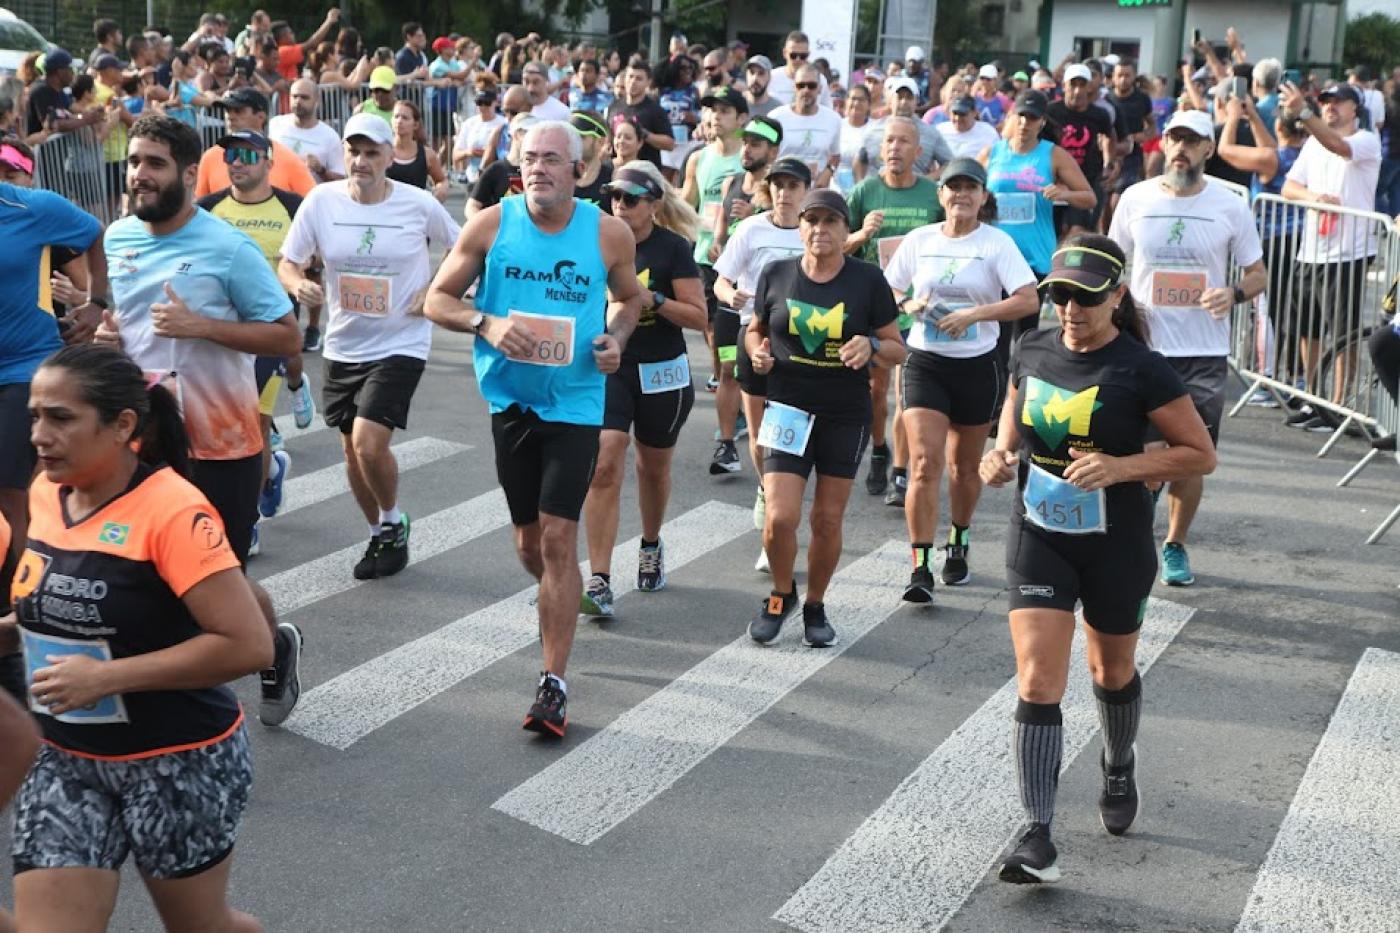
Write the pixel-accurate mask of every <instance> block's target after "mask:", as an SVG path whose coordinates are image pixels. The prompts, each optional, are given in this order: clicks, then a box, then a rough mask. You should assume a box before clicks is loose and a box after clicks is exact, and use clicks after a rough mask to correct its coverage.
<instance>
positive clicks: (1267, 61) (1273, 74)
mask: <svg viewBox="0 0 1400 933" xmlns="http://www.w3.org/2000/svg"><path fill="white" fill-rule="evenodd" d="M1282 78H1283V63H1282V62H1280V61H1279V60H1278V59H1277V58H1261V59H1259V62H1258V63H1257V64H1256V65H1255V66H1254V83H1255V84H1257V85H1259V86H1260V87H1262V88H1263V89H1264V90H1266V91H1269V92H1270V93H1272V92H1273V91H1274V90H1276V89H1277V88H1278V83H1279V81H1280V80H1281V79H1282Z"/></svg>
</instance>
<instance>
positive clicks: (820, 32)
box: [802, 0, 856, 85]
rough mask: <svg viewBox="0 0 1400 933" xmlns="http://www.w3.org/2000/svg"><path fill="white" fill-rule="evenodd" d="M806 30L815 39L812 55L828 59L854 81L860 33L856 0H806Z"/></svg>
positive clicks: (843, 80)
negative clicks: (853, 67)
mask: <svg viewBox="0 0 1400 933" xmlns="http://www.w3.org/2000/svg"><path fill="white" fill-rule="evenodd" d="M802 31H803V32H805V33H806V34H807V38H809V39H811V40H812V58H824V59H826V60H827V62H828V63H830V65H831V67H832V68H835V69H836V70H837V71H839V72H841V83H842V84H847V85H849V82H850V80H851V55H852V54H853V52H854V47H855V36H856V0H803V3H802Z"/></svg>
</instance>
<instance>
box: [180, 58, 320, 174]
mask: <svg viewBox="0 0 1400 933" xmlns="http://www.w3.org/2000/svg"><path fill="white" fill-rule="evenodd" d="M298 48H300V46H298ZM267 180H268V181H269V182H270V183H271V184H272V187H274V188H281V189H282V190H283V191H291V192H294V193H296V194H299V195H301V196H302V197H303V198H304V197H306V196H307V195H308V194H310V193H311V189H312V188H314V187H316V178H315V176H313V175H312V174H311V170H310V169H309V168H307V167H306V163H305V162H303V161H301V159H299V158H297V154H296V153H295V152H293V151H292V150H290V149H288V148H287V147H286V146H284V145H282V144H281V143H279V142H277V141H276V140H273V141H272V172H271V173H270V174H269V175H268V178H267ZM229 184H230V182H229V179H228V166H227V165H225V164H224V147H223V146H210V147H209V148H208V149H206V150H204V155H202V156H200V157H199V175H198V177H197V178H196V179H195V183H194V196H195V197H196V198H202V197H204V196H205V195H206V194H212V193H214V192H215V191H223V190H224V189H225V188H227V187H228V186H229Z"/></svg>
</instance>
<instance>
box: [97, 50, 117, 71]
mask: <svg viewBox="0 0 1400 933" xmlns="http://www.w3.org/2000/svg"><path fill="white" fill-rule="evenodd" d="M121 66H122V60H121V59H120V58H117V56H115V55H111V54H108V55H102V56H99V57H98V59H97V61H96V62H94V63H93V66H92V67H94V68H96V69H97V70H98V71H102V70H104V69H106V68H120V67H121Z"/></svg>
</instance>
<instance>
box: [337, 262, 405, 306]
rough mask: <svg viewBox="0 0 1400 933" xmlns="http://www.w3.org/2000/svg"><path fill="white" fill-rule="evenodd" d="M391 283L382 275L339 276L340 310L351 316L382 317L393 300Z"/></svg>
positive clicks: (343, 274)
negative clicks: (347, 312)
mask: <svg viewBox="0 0 1400 933" xmlns="http://www.w3.org/2000/svg"><path fill="white" fill-rule="evenodd" d="M393 284H394V283H393V281H392V280H391V279H390V278H389V277H388V276H384V275H357V274H355V273H351V272H342V273H341V274H340V309H341V310H342V311H349V312H350V313H351V314H364V315H368V316H370V317H384V316H385V315H387V314H388V313H389V308H390V307H391V306H392V304H391V303H392V299H393V293H394V292H393Z"/></svg>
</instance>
